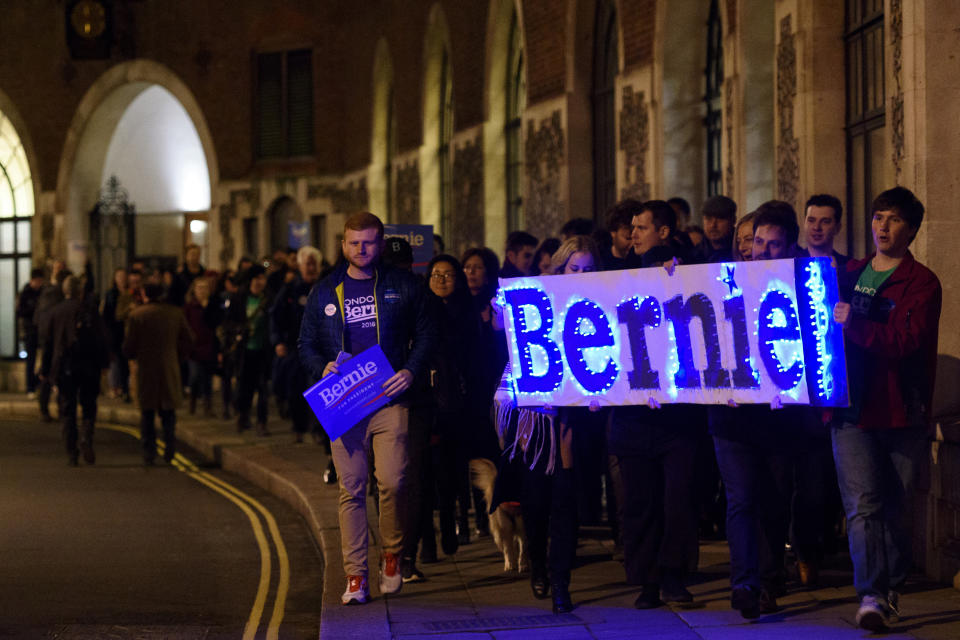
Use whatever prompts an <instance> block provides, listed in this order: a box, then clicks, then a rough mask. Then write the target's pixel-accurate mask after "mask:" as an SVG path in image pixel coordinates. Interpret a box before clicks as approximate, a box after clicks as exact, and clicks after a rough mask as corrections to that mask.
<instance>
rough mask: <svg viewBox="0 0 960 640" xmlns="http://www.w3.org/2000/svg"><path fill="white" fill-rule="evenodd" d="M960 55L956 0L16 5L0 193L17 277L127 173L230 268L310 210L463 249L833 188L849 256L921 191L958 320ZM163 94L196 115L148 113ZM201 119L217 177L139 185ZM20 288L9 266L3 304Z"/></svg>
mask: <svg viewBox="0 0 960 640" xmlns="http://www.w3.org/2000/svg"><path fill="white" fill-rule="evenodd" d="M98 7H99V9H98ZM101 16H102V17H103V19H100V17H101ZM85 29H86V31H84V30H85ZM84 38H86V40H85V39H84ZM78 43H79V44H78ZM91 43H92V44H91ZM87 45H90V46H87ZM93 45H98V46H99V48H98V46H93ZM91 51H93V53H91ZM958 57H960V3H957V2H954V1H953V0H846V1H845V2H841V1H837V0H471V1H460V0H456V1H455V0H404V1H402V2H401V1H400V0H384V1H381V2H377V3H365V2H344V1H339V0H338V1H333V2H310V1H307V0H289V1H286V2H278V3H264V2H258V1H256V0H235V1H233V2H230V3H207V2H204V3H195V2H192V1H190V0H169V1H167V2H162V3H161V2H133V1H125V0H113V1H112V2H111V1H106V0H101V1H89V0H88V1H80V0H65V1H61V2H43V3H37V2H28V1H27V0H13V1H12V2H8V3H5V7H4V19H3V20H2V21H0V145H2V144H4V142H3V140H7V141H8V142H7V143H6V145H7V146H6V147H2V146H0V165H2V166H4V167H5V168H6V169H10V171H8V172H7V173H8V175H17V176H20V177H19V178H18V180H19V182H18V183H17V185H13V182H12V180H13V179H12V178H11V179H9V180H8V182H9V183H10V185H11V186H9V189H13V188H14V186H16V188H17V189H19V191H16V193H18V194H19V196H18V197H19V198H20V199H21V200H24V198H26V201H29V202H26V201H24V202H26V203H24V202H21V200H16V198H13V197H11V198H10V201H11V202H13V201H16V202H18V203H20V205H19V209H17V210H16V211H14V209H13V206H12V205H10V206H8V207H7V209H6V210H5V209H4V206H5V205H4V204H3V203H4V202H5V201H4V199H3V197H4V196H3V195H2V194H0V239H2V238H5V237H6V236H3V233H5V231H4V229H3V228H2V227H3V226H4V224H5V222H4V220H5V219H6V221H7V223H9V225H15V224H17V223H23V224H22V225H21V227H17V229H20V228H22V229H24V233H21V235H16V234H15V236H16V238H17V240H16V241H14V240H13V239H11V240H10V243H11V244H9V245H7V244H3V243H5V242H6V240H3V242H0V244H3V246H0V280H3V279H4V278H5V277H6V278H7V280H10V278H11V277H13V280H16V284H17V285H19V284H20V283H21V282H23V281H24V280H25V275H24V273H23V271H24V269H25V265H28V264H30V263H35V264H40V263H43V262H44V261H46V260H49V259H51V258H53V257H55V256H63V257H66V258H67V259H68V261H69V263H70V264H71V266H73V267H78V266H82V264H83V263H84V261H85V260H87V259H88V258H90V257H91V256H92V255H93V253H95V249H96V247H95V246H92V245H91V240H90V238H91V237H92V235H91V230H90V228H89V220H90V217H89V216H90V212H91V210H92V209H93V208H94V207H95V205H96V203H97V200H98V197H99V194H100V190H101V189H102V188H103V186H104V184H105V183H106V181H107V179H108V178H109V177H110V173H111V172H112V171H113V170H114V169H116V170H117V171H119V172H120V174H121V175H120V181H121V183H122V184H128V185H131V186H130V189H129V191H130V193H129V197H130V200H131V201H133V202H134V203H138V202H141V203H142V202H146V201H149V200H150V198H152V197H153V196H157V197H158V198H159V199H158V202H160V203H161V204H158V205H156V206H154V207H153V208H152V210H149V211H144V208H143V207H140V206H139V205H138V213H137V214H136V215H137V216H138V219H137V225H138V226H137V229H138V235H137V242H138V243H141V242H142V243H147V242H148V240H150V241H152V242H153V244H151V245H150V248H149V250H148V251H141V253H143V252H146V253H150V254H151V255H152V254H157V255H160V254H168V257H170V258H175V259H180V258H181V254H182V246H183V244H184V242H186V241H187V240H189V239H191V236H190V230H191V229H193V228H194V225H193V224H192V222H193V221H194V220H196V221H198V226H197V227H196V228H197V229H205V231H204V232H203V234H201V235H198V236H197V237H198V238H200V239H202V243H203V246H204V251H205V253H204V256H205V262H206V263H207V264H208V265H209V266H210V267H212V268H216V269H223V268H226V267H227V266H230V265H234V264H236V261H237V260H238V259H239V258H240V257H241V255H244V254H249V253H257V254H264V253H267V252H269V251H270V250H271V249H274V248H278V247H280V246H284V245H285V244H286V243H285V241H284V238H285V236H284V229H285V224H286V223H287V222H291V221H292V222H309V223H311V225H312V227H313V235H312V239H313V241H314V242H316V243H317V244H318V245H319V247H320V249H321V250H322V251H323V253H324V255H325V256H327V257H328V258H331V259H333V258H334V257H335V256H336V253H337V251H338V236H337V230H338V229H339V228H340V227H341V224H342V220H343V217H344V215H345V214H347V213H348V212H350V211H353V210H356V209H359V208H367V209H370V210H372V211H374V212H375V213H378V214H380V215H381V216H382V217H384V218H385V219H387V220H389V221H393V222H408V223H424V224H433V225H434V226H435V229H437V230H438V231H440V232H441V233H442V234H443V235H444V237H445V238H446V239H447V242H448V248H449V249H452V250H453V252H455V253H458V252H459V251H461V250H462V249H464V248H466V247H467V246H471V245H477V244H485V245H487V246H490V247H492V248H493V249H495V250H496V251H498V252H499V253H502V249H503V244H504V240H505V238H506V235H507V233H508V232H509V231H510V230H512V229H513V228H527V229H529V230H531V231H532V232H534V233H535V234H536V235H538V236H540V237H544V236H546V235H548V234H555V233H556V231H557V230H558V229H559V227H560V225H561V224H562V223H563V222H564V221H565V220H566V219H568V218H571V217H589V218H595V219H597V220H602V218H603V212H604V209H605V207H606V206H607V205H609V204H611V203H612V202H613V201H614V200H615V199H618V198H620V197H625V196H634V197H640V198H650V197H656V198H667V197H671V196H682V197H685V198H686V199H687V200H689V201H690V202H691V204H692V205H693V208H694V211H695V217H694V219H695V220H696V219H697V217H698V216H697V214H696V212H697V211H698V209H699V207H700V205H701V203H702V202H703V201H704V200H705V199H706V198H707V197H708V196H709V195H712V194H714V193H724V194H726V195H729V196H731V197H732V198H734V200H736V201H737V202H738V203H739V205H740V208H741V211H742V212H747V211H750V210H752V209H753V208H755V207H756V206H757V205H758V204H760V203H761V202H763V201H764V200H767V199H770V198H774V197H776V198H780V199H784V200H787V201H789V202H792V203H793V204H794V205H795V206H797V207H798V208H802V206H803V204H804V202H805V200H806V198H807V197H808V196H809V195H811V194H813V193H824V192H826V193H833V194H836V195H838V196H839V197H840V198H841V200H842V201H843V202H844V203H845V209H846V211H845V219H844V231H843V234H842V236H841V238H840V242H841V246H840V247H838V248H840V249H841V250H842V251H846V252H849V253H853V254H856V255H863V254H864V252H865V251H867V250H869V248H870V247H869V244H868V241H867V238H868V235H867V234H868V232H869V221H868V211H867V208H868V203H869V201H870V200H871V199H872V197H873V196H874V195H876V193H878V192H879V191H881V190H883V189H885V188H888V187H890V186H893V185H894V184H902V185H904V186H907V187H909V188H910V189H912V190H914V192H915V193H916V194H917V195H918V196H919V197H920V199H921V200H922V201H923V202H924V203H925V204H926V206H927V217H926V219H925V221H924V225H923V229H922V231H921V233H920V234H919V236H918V237H917V239H916V241H915V242H914V246H913V251H914V253H915V254H916V255H917V257H918V258H919V259H920V260H921V261H923V262H925V263H926V264H928V265H929V266H931V267H932V268H933V269H934V271H936V272H937V273H938V274H939V275H940V278H941V280H942V282H943V285H944V309H943V318H944V322H943V327H949V326H951V323H952V322H953V321H956V320H960V297H958V296H957V295H956V294H957V291H956V289H955V287H954V284H953V282H952V280H951V277H950V275H949V274H951V273H957V272H958V271H957V269H958V267H960V264H958V263H960V252H958V251H956V250H955V246H956V240H953V239H951V238H956V236H954V235H953V232H954V231H958V230H960V214H958V213H957V207H956V205H955V203H956V202H957V201H958V199H960V180H958V178H957V177H956V176H957V172H956V171H955V170H954V165H955V163H956V162H957V160H958V158H960V128H958V127H957V126H956V122H955V118H954V117H953V116H952V114H953V113H954V112H955V109H954V105H956V104H957V103H958V101H960V73H958V72H957V71H958V69H957V62H956V61H957V59H958ZM154 88H159V89H162V91H156V92H155V93H156V94H157V95H160V94H162V95H163V96H164V99H165V100H167V102H166V103H165V104H168V105H169V104H173V105H177V106H175V107H171V108H170V109H169V112H170V113H171V116H170V118H171V122H172V121H173V119H176V118H180V119H179V120H177V121H178V122H180V123H181V125H178V126H180V127H181V129H177V128H176V127H174V126H173V125H171V128H170V129H169V130H167V129H164V128H162V127H159V126H154V125H153V124H151V123H152V121H151V119H150V118H151V117H152V116H151V114H152V113H155V112H156V111H157V110H159V109H160V107H159V106H156V105H155V104H154V103H152V102H149V101H147V100H146V98H145V97H144V96H145V95H150V94H147V92H148V91H150V90H151V89H154ZM138 99H139V100H140V102H138ZM171 100H172V101H171ZM141 103H143V104H141ZM157 104H159V103H157ZM134 105H140V106H141V111H142V113H143V115H142V116H140V118H141V120H139V121H136V122H133V123H132V124H130V126H129V127H127V128H124V122H126V121H125V120H124V118H125V116H129V114H130V113H131V110H132V109H133V108H134ZM174 111H176V113H174ZM177 114H179V115H177ZM184 114H185V116H186V117H185V118H184V117H183V115H184ZM184 122H186V123H188V124H187V125H183V123H184ZM136 124H139V125H140V128H139V129H138V128H137V127H136V126H134V125H136ZM184 127H185V128H184ZM144 128H145V129H147V133H146V134H144V135H140V134H139V133H137V132H138V131H141V130H142V129H144ZM118 131H119V132H121V133H122V135H118ZM184 131H185V132H184ZM180 136H186V138H189V139H190V141H191V142H190V144H192V145H193V146H194V147H195V148H196V149H198V150H199V151H197V152H196V153H195V154H194V157H193V160H191V162H199V165H198V166H199V167H200V168H199V169H198V170H197V171H195V172H193V173H192V174H187V175H181V176H179V177H174V178H171V179H170V180H168V181H167V182H165V183H164V185H161V186H157V185H156V184H153V185H150V184H148V185H147V186H145V187H138V189H134V188H133V186H132V184H140V183H138V182H137V180H140V182H141V183H142V182H143V180H142V179H143V175H140V176H139V178H138V177H137V176H136V175H132V176H131V177H130V178H129V179H124V175H123V174H124V172H125V171H136V170H137V167H145V166H152V165H149V164H138V163H142V162H146V161H147V160H149V159H151V158H153V159H156V158H154V156H156V155H157V154H158V150H159V149H165V151H164V152H163V153H169V154H172V155H169V159H168V160H167V162H168V163H169V164H174V165H176V164H177V163H178V162H181V158H182V156H181V155H178V154H179V153H180V149H181V148H182V147H183V148H185V147H186V146H187V145H186V143H184V144H183V145H181V144H180V142H179V141H180V140H181V137H180ZM186 138H184V139H186ZM10 141H12V142H10ZM171 141H172V142H171ZM18 145H19V146H18ZM160 155H162V154H160ZM164 157H166V156H164ZM16 158H20V159H19V160H15V159H16ZM117 158H127V159H129V160H128V161H127V162H126V163H124V162H118V161H117ZM197 158H199V160H198V159H197ZM161 160H162V158H161ZM14 162H16V165H17V170H16V171H13V169H12V167H13V166H14ZM131 167H132V168H131ZM140 173H141V174H142V173H143V170H142V169H140ZM24 176H25V177H24ZM131 181H133V182H132V183H131ZM0 183H2V181H0ZM198 183H199V184H198ZM4 188H7V187H5V185H3V184H0V191H3V189H4ZM153 188H156V189H157V190H158V191H160V192H161V193H159V194H149V193H146V192H144V191H143V190H148V191H149V190H150V189H153ZM188 188H189V189H192V190H198V193H199V192H203V193H208V194H209V195H208V197H206V199H202V200H199V201H198V202H202V206H200V207H196V206H194V207H193V208H191V207H190V206H181V205H179V204H177V203H178V200H177V198H176V196H177V194H178V193H180V192H182V191H184V190H186V189H188ZM164 190H165V191H164ZM11 193H12V191H11ZM24 194H29V196H30V197H29V198H27V197H26V196H24ZM141 212H142V213H141ZM150 216H153V217H150ZM204 223H205V224H204ZM9 225H8V226H9ZM13 228H14V227H13V226H11V227H10V229H13ZM10 233H14V232H13V231H11V232H10ZM198 233H199V232H198ZM24 234H25V235H24ZM13 237H14V236H11V238H13ZM144 246H146V245H144ZM140 248H141V247H140V245H139V244H138V250H139V249H140ZM4 261H6V262H4ZM4 265H8V266H9V268H7V267H5V266H4ZM3 287H6V288H3ZM12 291H13V290H12V288H11V286H10V285H9V284H4V283H0V297H2V298H3V299H2V300H0V313H3V314H8V315H9V309H10V307H9V306H8V305H9V304H10V303H11V301H12V295H13V294H12ZM5 322H6V324H3V323H2V322H0V334H2V333H3V332H4V331H6V335H7V339H6V342H4V339H3V338H2V336H0V347H3V349H0V350H2V351H4V353H3V354H0V355H3V356H13V355H15V352H16V351H17V348H16V345H15V340H14V338H11V337H10V336H11V335H12V334H11V333H10V331H11V326H12V324H11V321H10V319H9V318H8V319H6V320H5ZM940 354H941V355H940V368H939V372H938V386H937V401H936V411H937V415H938V416H939V423H938V425H939V426H938V431H937V433H938V436H937V441H936V442H935V443H934V444H933V447H932V449H931V458H930V461H931V466H930V469H931V473H930V474H929V482H928V483H927V485H928V486H926V487H925V496H926V500H925V501H923V503H922V513H919V514H918V519H919V521H920V522H922V523H923V524H924V527H923V531H922V534H921V535H920V536H918V551H920V552H921V553H920V561H921V563H922V564H923V566H924V567H925V568H926V570H927V572H928V573H929V574H931V575H933V576H934V577H937V578H940V579H946V578H948V577H950V576H952V575H953V573H954V572H956V571H957V569H958V568H960V525H958V522H960V482H958V474H960V444H958V441H960V434H958V430H957V428H956V427H955V426H953V425H954V421H953V419H952V416H954V415H957V414H960V394H957V393H956V392H955V389H956V387H957V384H958V382H960V334H957V333H954V332H950V331H946V330H944V331H942V332H941V336H940ZM4 371H8V372H12V371H13V368H12V367H9V366H7V367H5V368H4ZM11 375H12V373H8V374H7V378H10V376H11ZM7 378H5V380H6V379H7ZM6 384H7V386H14V385H15V381H13V379H12V378H10V379H9V380H8V381H7V383H6Z"/></svg>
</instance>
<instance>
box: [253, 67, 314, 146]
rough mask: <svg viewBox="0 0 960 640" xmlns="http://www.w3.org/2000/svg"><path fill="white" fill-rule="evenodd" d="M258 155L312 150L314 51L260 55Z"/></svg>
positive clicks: (257, 102) (258, 76) (257, 105)
mask: <svg viewBox="0 0 960 640" xmlns="http://www.w3.org/2000/svg"><path fill="white" fill-rule="evenodd" d="M256 66H257V93H256V95H257V101H256V107H257V120H256V121H257V147H256V149H257V157H258V158H280V157H289V156H306V155H310V154H312V153H313V52H312V51H311V50H309V49H301V50H297V51H283V52H274V53H261V54H259V55H257V65H256Z"/></svg>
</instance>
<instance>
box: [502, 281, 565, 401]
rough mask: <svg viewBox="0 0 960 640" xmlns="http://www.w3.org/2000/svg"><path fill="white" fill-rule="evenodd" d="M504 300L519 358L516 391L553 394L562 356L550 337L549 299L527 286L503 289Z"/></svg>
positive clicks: (561, 376)
mask: <svg viewBox="0 0 960 640" xmlns="http://www.w3.org/2000/svg"><path fill="white" fill-rule="evenodd" d="M505 300H506V303H507V304H508V305H509V306H510V307H511V308H512V309H513V314H514V322H516V325H517V327H518V331H517V334H516V347H517V350H518V351H519V356H520V375H519V376H518V377H517V378H516V381H517V391H519V392H521V393H534V392H543V393H549V392H552V391H556V390H557V389H558V388H559V387H560V383H561V382H562V381H563V356H562V355H561V353H560V348H559V347H558V346H557V343H556V342H554V341H553V339H552V338H551V337H550V333H551V331H552V330H553V305H551V304H550V298H548V297H547V295H546V294H545V293H544V292H543V291H542V290H540V289H535V288H533V287H529V288H523V289H509V290H507V291H506V292H505ZM535 320H536V321H535ZM534 354H537V355H536V356H535V355H534ZM535 357H536V358H537V359H538V360H537V361H535V360H534V358H535ZM535 365H540V366H535ZM537 369H539V370H540V371H537Z"/></svg>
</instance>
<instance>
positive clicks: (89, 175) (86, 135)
mask: <svg viewBox="0 0 960 640" xmlns="http://www.w3.org/2000/svg"><path fill="white" fill-rule="evenodd" d="M151 87H161V88H162V89H163V90H165V91H166V92H169V94H171V95H172V96H173V98H175V99H176V101H177V102H178V103H179V105H180V106H181V107H182V108H183V110H184V111H186V114H187V116H188V117H189V119H190V122H191V123H192V124H193V127H194V129H195V130H196V135H197V136H198V137H199V140H200V145H201V148H202V151H203V157H204V160H205V162H206V169H207V175H208V179H209V190H210V203H209V204H210V210H214V209H215V208H216V194H217V189H216V187H217V184H218V183H219V168H218V163H217V157H216V150H215V147H214V143H213V138H212V136H211V134H210V129H209V127H208V126H207V122H206V118H205V116H204V115H203V111H202V110H201V108H200V105H199V103H198V102H197V100H196V98H195V97H194V95H193V92H192V91H191V90H190V89H189V87H188V86H187V85H186V83H184V82H183V80H181V79H180V78H179V77H178V76H177V75H176V74H175V73H174V72H173V71H171V70H170V69H169V68H167V67H166V66H164V65H162V64H160V63H157V62H154V61H152V60H145V59H138V60H131V61H129V62H123V63H120V64H118V65H116V66H114V67H112V68H110V69H109V70H107V71H106V72H105V73H103V75H101V76H100V77H99V78H98V79H97V80H96V81H95V82H94V83H93V85H91V87H90V89H88V90H87V93H86V94H85V95H84V97H83V98H82V99H81V100H80V104H79V105H78V106H77V109H76V112H75V113H74V117H73V120H72V122H71V124H70V127H69V129H68V130H67V136H66V140H65V142H64V145H63V152H62V155H61V157H60V166H59V170H58V173H57V186H56V198H55V208H56V211H57V213H58V214H61V215H62V216H63V229H64V234H63V235H64V239H63V241H64V244H66V247H63V248H64V249H66V257H67V260H68V263H69V264H70V265H71V267H74V268H82V266H83V263H84V262H85V261H86V258H87V246H86V243H87V236H88V233H89V228H88V227H89V223H88V220H87V217H86V214H87V213H88V212H89V210H90V208H91V207H92V205H93V203H95V202H96V200H97V194H98V192H99V189H100V187H101V185H102V183H103V177H102V172H103V169H104V166H105V163H106V160H107V155H108V151H109V147H110V143H111V140H112V138H113V134H114V132H116V130H117V127H118V125H119V123H120V120H121V118H122V117H123V115H124V114H125V113H126V111H127V108H128V107H130V105H131V104H132V103H133V102H134V101H135V100H136V99H137V98H138V97H139V96H140V95H141V94H143V93H144V92H145V91H146V90H148V89H150V88H151Z"/></svg>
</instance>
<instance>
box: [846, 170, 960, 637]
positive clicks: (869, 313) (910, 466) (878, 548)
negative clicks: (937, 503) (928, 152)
mask: <svg viewBox="0 0 960 640" xmlns="http://www.w3.org/2000/svg"><path fill="white" fill-rule="evenodd" d="M872 211H873V219H872V222H871V230H872V233H873V241H874V244H875V246H876V253H874V254H873V255H871V256H869V257H868V258H866V259H864V260H851V261H850V262H848V263H847V265H846V270H845V271H844V272H842V274H841V278H840V295H841V299H842V300H843V301H842V302H838V303H837V304H836V305H835V307H834V310H833V317H834V320H836V321H837V322H838V323H840V324H841V325H843V327H844V332H843V333H844V336H845V337H846V343H847V349H848V351H847V354H848V360H847V371H848V372H849V380H850V403H851V406H850V407H849V408H848V409H839V410H836V411H835V412H834V414H833V419H832V422H831V436H832V439H833V458H834V461H835V462H836V466H837V478H838V481H839V485H840V493H841V495H842V497H843V506H844V509H845V511H846V514H847V523H848V530H847V532H848V539H849V544H850V558H851V559H852V560H853V582H854V586H855V587H856V590H857V595H858V596H859V598H860V607H859V609H858V610H857V617H856V620H857V624H858V625H859V626H860V627H862V628H864V629H868V630H871V631H875V632H876V631H882V630H883V629H885V628H886V623H887V620H888V618H889V617H890V616H891V615H896V616H899V592H900V591H901V590H902V589H903V586H904V583H905V582H906V580H907V574H908V572H909V570H910V566H911V563H910V545H911V536H910V531H909V526H908V522H909V517H910V514H911V509H910V503H909V501H910V497H911V495H912V494H913V485H914V478H915V475H916V471H917V468H918V466H919V464H920V463H921V461H922V459H923V455H924V451H926V450H927V448H928V446H929V445H928V444H927V441H928V437H929V435H930V434H929V430H928V429H929V426H930V412H931V405H932V402H933V385H934V376H935V373H936V365H937V340H938V331H939V322H940V308H941V304H942V298H943V291H942V289H941V287H940V281H939V280H938V279H937V276H936V275H935V274H934V273H933V272H932V271H930V269H928V268H927V267H925V266H923V265H922V264H920V263H919V262H917V260H916V259H915V258H914V257H913V254H912V253H910V250H909V246H910V243H911V242H913V239H914V238H915V237H916V236H917V231H919V229H920V224H921V223H922V222H923V213H924V209H923V204H922V203H921V202H920V201H919V200H917V198H916V197H915V196H914V195H913V193H911V192H910V191H909V190H908V189H904V188H903V187H895V188H893V189H890V190H888V191H884V192H883V193H881V194H880V195H879V196H877V198H876V200H874V201H873V207H872Z"/></svg>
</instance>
